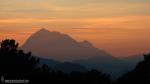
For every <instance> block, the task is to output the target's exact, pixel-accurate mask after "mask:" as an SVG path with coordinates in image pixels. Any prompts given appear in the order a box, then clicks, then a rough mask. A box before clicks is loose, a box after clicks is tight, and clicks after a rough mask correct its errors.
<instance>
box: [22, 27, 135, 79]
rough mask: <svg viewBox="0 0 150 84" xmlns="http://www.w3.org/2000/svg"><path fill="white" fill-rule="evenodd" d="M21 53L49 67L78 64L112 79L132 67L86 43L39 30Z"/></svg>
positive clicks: (64, 35)
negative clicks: (30, 54) (26, 53)
mask: <svg viewBox="0 0 150 84" xmlns="http://www.w3.org/2000/svg"><path fill="white" fill-rule="evenodd" d="M22 49H23V50H24V51H26V52H28V51H31V52H32V53H33V55H34V56H38V57H40V58H41V59H42V61H41V63H42V64H44V63H45V64H47V65H48V66H49V67H53V66H54V65H56V64H58V63H62V62H71V63H75V64H80V65H82V66H85V67H86V68H88V69H97V70H101V71H103V72H105V73H109V74H111V75H112V76H113V78H117V77H118V76H120V75H122V74H124V73H126V72H127V71H129V70H131V69H133V67H134V66H135V63H136V62H135V63H130V62H129V61H126V60H122V59H121V60H120V59H118V58H115V57H113V56H112V55H110V54H109V53H107V52H106V51H104V50H101V49H98V48H96V47H94V46H93V45H92V43H90V42H89V41H82V42H78V41H76V40H74V39H73V38H72V37H70V36H69V35H67V34H63V33H60V32H56V31H48V30H46V29H40V30H39V31H37V32H35V33H34V34H32V35H31V36H30V37H29V38H28V39H27V41H26V42H25V44H24V45H23V46H22Z"/></svg>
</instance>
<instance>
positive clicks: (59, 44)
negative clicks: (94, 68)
mask: <svg viewBox="0 0 150 84" xmlns="http://www.w3.org/2000/svg"><path fill="white" fill-rule="evenodd" d="M22 49H23V50H25V51H31V52H32V53H33V54H34V55H36V56H43V57H45V58H52V59H56V60H62V61H66V60H75V59H87V58H90V57H93V56H109V54H108V53H106V52H104V51H103V50H99V49H97V48H95V47H94V46H93V45H92V44H91V43H90V42H88V41H83V42H77V41H76V40H74V39H73V38H71V37H70V36H68V35H66V34H62V33H59V32H50V31H48V30H46V29H41V30H39V31H37V32H36V33H34V34H33V35H31V36H30V37H29V39H27V41H26V43H25V44H24V45H23V46H22Z"/></svg>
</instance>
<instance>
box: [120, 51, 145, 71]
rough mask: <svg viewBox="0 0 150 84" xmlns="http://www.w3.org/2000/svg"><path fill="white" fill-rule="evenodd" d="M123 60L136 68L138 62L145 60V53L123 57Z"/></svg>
mask: <svg viewBox="0 0 150 84" xmlns="http://www.w3.org/2000/svg"><path fill="white" fill-rule="evenodd" d="M121 60H122V61H124V62H126V63H127V64H128V66H130V68H131V69H133V68H135V66H136V64H137V63H138V62H140V61H143V60H144V57H143V55H141V54H139V55H134V56H128V57H125V58H122V59H121Z"/></svg>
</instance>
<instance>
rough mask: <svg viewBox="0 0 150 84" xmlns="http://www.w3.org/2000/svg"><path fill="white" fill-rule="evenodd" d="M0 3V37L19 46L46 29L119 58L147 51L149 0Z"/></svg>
mask: <svg viewBox="0 0 150 84" xmlns="http://www.w3.org/2000/svg"><path fill="white" fill-rule="evenodd" d="M0 2H1V3H0V10H1V12H0V40H2V39H5V38H14V39H16V40H17V41H18V42H19V43H20V44H21V45H22V44H23V43H24V42H25V40H26V39H27V38H28V37H29V36H30V35H31V34H32V33H34V32H35V31H37V30H39V29H40V28H46V29H48V30H50V31H59V32H63V33H66V34H69V35H70V36H72V37H73V38H75V39H76V40H78V41H82V40H89V41H90V42H92V43H93V44H94V45H95V46H96V47H98V48H100V49H104V50H106V51H108V52H110V53H111V54H112V55H114V56H118V57H121V56H130V55H135V54H141V53H144V52H149V51H150V45H149V43H150V33H149V31H150V11H149V8H150V1H149V0H132V1H131V0H126V1H123V0H109V1H107V0H106V1H103V0H76V1H69V0H61V1H60V0H30V1H27V0H11V1H9V2H8V1H6V0H1V1H0ZM35 3H36V4H35Z"/></svg>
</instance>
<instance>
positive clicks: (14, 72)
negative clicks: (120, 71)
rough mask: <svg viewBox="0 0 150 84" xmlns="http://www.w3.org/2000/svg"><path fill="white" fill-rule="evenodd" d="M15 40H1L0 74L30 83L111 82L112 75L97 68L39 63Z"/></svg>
mask: <svg viewBox="0 0 150 84" xmlns="http://www.w3.org/2000/svg"><path fill="white" fill-rule="evenodd" d="M18 45H19V44H18V43H16V42H15V40H10V39H6V40H3V41H2V42H0V76H4V77H6V78H8V79H28V80H30V83H31V84H32V83H45V82H46V83H50V84H60V83H63V84H64V83H65V84H81V83H83V84H110V83H111V79H110V76H109V75H107V74H104V73H102V72H100V71H97V70H91V71H88V72H71V73H64V72H62V71H54V70H52V69H50V68H49V67H48V65H46V64H43V65H41V64H39V61H40V60H39V58H36V57H34V56H32V55H31V52H29V53H24V51H23V50H20V49H19V48H18Z"/></svg>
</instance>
